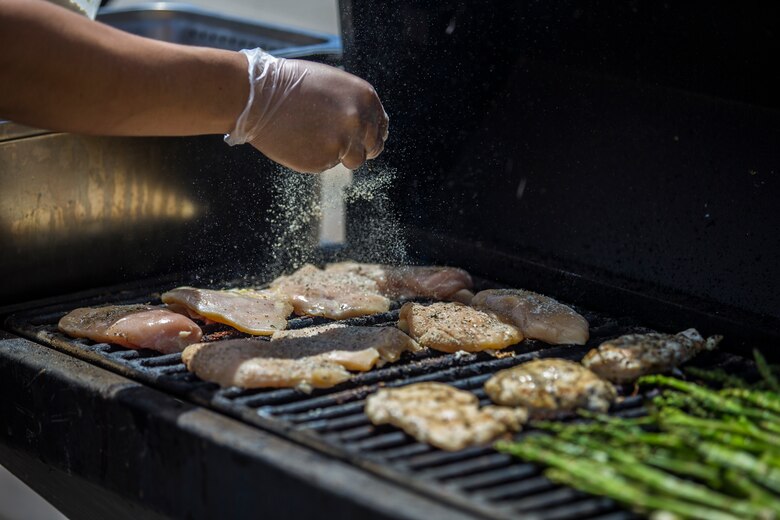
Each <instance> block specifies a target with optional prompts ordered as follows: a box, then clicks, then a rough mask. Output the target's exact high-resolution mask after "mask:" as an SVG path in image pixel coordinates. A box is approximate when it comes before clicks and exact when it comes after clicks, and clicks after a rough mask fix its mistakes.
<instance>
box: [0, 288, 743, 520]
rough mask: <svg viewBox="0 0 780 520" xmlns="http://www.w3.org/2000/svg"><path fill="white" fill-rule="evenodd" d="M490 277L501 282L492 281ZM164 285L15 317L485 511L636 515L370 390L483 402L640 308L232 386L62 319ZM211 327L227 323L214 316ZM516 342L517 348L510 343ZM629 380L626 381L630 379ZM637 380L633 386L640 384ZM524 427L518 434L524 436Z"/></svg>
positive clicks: (164, 383) (115, 364)
mask: <svg viewBox="0 0 780 520" xmlns="http://www.w3.org/2000/svg"><path fill="white" fill-rule="evenodd" d="M478 285H482V286H483V287H487V286H495V284H486V283H484V282H481V283H480V284H478ZM158 294H159V293H158V292H155V291H154V290H143V289H142V290H139V291H136V292H133V293H124V294H118V295H114V296H115V297H110V296H103V297H102V298H99V299H98V300H94V299H93V300H83V301H78V302H70V303H68V304H60V305H57V306H53V307H48V308H44V309H38V310H34V311H25V312H23V313H19V314H16V315H13V316H11V317H10V318H9V319H8V320H7V322H6V325H7V326H8V327H9V328H10V329H11V330H13V331H15V332H16V333H18V334H21V335H23V336H26V337H28V338H31V339H35V340H38V341H42V342H43V343H45V344H48V345H50V346H52V347H54V348H56V349H58V350H61V351H64V352H66V353H69V354H71V355H74V356H76V357H79V358H81V359H85V360H87V361H90V362H92V363H95V364H97V365H99V366H101V367H104V368H107V369H110V370H113V371H116V372H118V373H120V374H122V375H124V376H126V377H130V378H133V379H135V380H138V381H141V382H144V383H147V384H149V385H151V386H154V387H156V388H158V389H161V390H164V391H167V392H170V393H172V394H175V395H176V396H178V397H181V398H184V399H186V400H189V401H191V402H193V403H195V404H199V405H203V406H207V407H209V408H212V409H215V410H218V411H220V412H223V413H225V414H226V415H229V416H232V417H234V418H237V419H240V420H242V421H245V422H247V423H249V424H253V425H256V426H259V427H261V428H264V429H266V430H270V431H273V432H275V433H277V434H280V435H282V436H284V437H287V438H289V439H292V440H294V441H296V442H298V443H300V444H302V445H305V446H308V447H310V448H313V449H316V450H319V451H321V452H324V453H327V454H329V455H331V456H334V457H338V458H339V459H342V460H345V461H348V462H350V463H352V464H354V465H356V466H359V467H361V468H364V469H366V470H368V471H370V472H373V473H375V474H378V475H381V476H382V477H384V478H386V479H388V480H390V481H392V482H394V483H396V484H397V485H400V486H404V487H406V488H411V489H413V490H415V491H417V492H420V493H424V494H426V495H428V496H431V497H434V498H436V499H438V500H441V501H443V502H445V503H448V504H451V505H453V506H455V507H457V508H459V509H461V510H463V511H468V512H471V513H473V514H475V515H477V516H481V517H485V518H513V517H516V516H517V515H518V514H521V513H522V515H523V517H524V518H545V519H561V520H563V519H573V518H601V519H620V518H631V517H633V515H632V514H631V513H629V512H627V511H625V510H623V509H621V508H620V507H619V506H617V505H616V504H615V503H614V502H612V501H611V500H608V499H602V498H598V497H593V496H590V495H587V494H584V493H581V492H578V491H576V490H573V489H570V488H567V487H563V486H560V485H557V484H554V483H552V482H550V481H549V480H547V479H546V478H545V477H544V476H543V475H542V471H541V468H539V467H538V466H536V465H533V464H527V463H524V462H522V461H519V460H517V459H514V458H512V457H510V456H509V455H505V454H501V453H496V452H495V451H494V450H492V449H491V448H488V447H485V448H470V449H466V450H462V451H459V452H454V453H450V452H444V451H441V450H438V449H436V448H432V447H431V446H428V445H426V444H421V443H418V442H416V441H415V440H414V439H412V438H410V437H409V436H407V435H406V434H404V433H403V432H402V431H400V430H397V429H395V428H393V427H391V426H380V427H376V426H373V425H372V424H371V423H370V422H369V420H368V418H367V417H366V416H365V414H364V413H363V406H364V402H365V398H366V397H367V396H368V395H370V394H372V393H373V392H375V391H376V390H377V389H378V388H380V387H393V386H402V385H406V384H410V383H415V382H422V381H440V382H445V383H449V384H452V385H453V386H455V387H457V388H461V389H466V390H470V391H472V392H473V393H474V394H475V395H477V397H478V398H479V399H480V402H481V403H482V404H488V402H489V400H488V398H487V397H486V395H485V393H484V391H483V390H482V385H483V384H484V382H485V381H486V380H487V379H488V378H489V377H490V376H491V375H492V374H494V373H495V372H496V371H498V370H501V369H504V368H508V367H511V366H514V365H517V364H519V363H522V362H525V361H528V360H530V359H534V358H539V357H561V358H567V359H572V360H577V361H578V360H580V359H581V358H582V356H583V355H584V354H585V353H586V352H587V351H588V350H589V349H590V348H591V347H592V346H594V345H597V344H599V343H600V342H601V341H603V340H605V339H608V338H612V337H615V336H618V335H621V334H627V333H631V332H648V331H650V329H647V328H645V327H642V326H641V325H639V324H638V323H636V321H635V320H632V319H630V318H612V317H609V316H605V315H603V314H599V313H595V312H591V311H587V310H583V309H580V308H578V311H579V312H581V313H582V314H583V315H584V316H585V317H586V318H587V320H588V321H589V323H590V324H591V330H590V332H591V339H590V341H589V343H588V345H586V346H554V347H551V346H547V345H545V344H543V343H539V342H535V341H529V340H526V341H524V342H523V343H521V344H520V345H517V346H515V347H511V348H510V349H507V350H506V351H508V352H512V354H513V355H511V356H507V357H501V358H493V357H490V356H488V355H487V354H482V353H479V354H463V353H461V354H443V353H439V352H423V353H418V354H415V355H405V356H404V358H403V359H402V360H401V361H399V362H398V363H395V364H392V365H388V366H386V367H383V368H380V369H376V370H373V371H370V372H366V373H361V374H358V375H356V376H354V377H353V378H352V379H351V380H350V381H347V382H346V383H343V384H341V385H339V386H337V387H335V388H332V389H324V390H315V391H313V392H312V393H311V394H305V393H302V392H300V391H297V390H292V389H255V390H243V389H239V388H226V389H220V388H219V387H218V386H217V385H215V384H213V383H207V382H204V381H201V380H199V379H198V378H197V377H196V376H194V375H193V374H191V373H189V372H188V371H187V370H186V368H185V367H184V364H183V363H182V362H181V356H180V354H166V355H162V354H158V353H155V352H151V351H136V350H127V349H124V348H122V347H117V346H113V345H108V344H95V343H92V342H90V341H89V340H78V339H73V338H69V337H66V336H64V335H63V334H61V333H59V332H58V331H57V329H56V323H57V321H58V320H59V318H60V317H62V316H63V315H64V314H65V313H66V312H68V311H70V310H72V309H74V308H76V307H79V306H86V305H95V304H96V303H138V302H148V301H155V300H156V298H157V296H156V295H158ZM398 307H399V305H398V304H396V305H395V306H394V310H391V311H390V312H387V313H383V314H378V315H373V316H367V317H361V318H353V319H349V320H344V323H347V324H351V325H370V326H380V327H381V326H389V325H392V324H394V323H395V322H396V321H397V318H398ZM328 321H329V320H326V319H320V318H295V319H292V320H290V328H305V327H310V326H314V325H317V324H321V323H326V322H328ZM205 332H206V333H207V334H209V337H210V338H211V339H216V340H218V338H219V337H220V334H223V335H224V334H227V335H228V336H233V337H234V336H235V334H230V333H227V332H226V331H225V330H224V329H222V330H220V329H218V328H217V329H214V330H212V329H210V328H208V327H206V328H205ZM506 351H505V352H506ZM697 363H698V364H701V365H706V366H713V365H718V366H728V368H729V370H731V371H732V372H734V373H735V374H737V375H739V374H740V373H741V374H745V375H748V376H752V375H753V374H754V372H755V371H754V369H753V368H752V365H751V364H750V363H748V362H747V361H746V360H744V359H743V358H739V357H736V356H731V355H728V354H725V353H707V354H704V355H702V356H701V357H700V358H698V360H697ZM624 390H626V389H624ZM628 390H629V391H630V389H628ZM644 397H646V396H644V395H625V392H624V396H623V399H622V401H621V402H620V403H619V404H617V405H616V406H614V407H613V413H614V414H616V415H619V416H637V415H642V414H644V413H645V409H644V408H643V406H642V403H643V400H644ZM522 435H524V434H523V433H520V434H518V436H519V437H522Z"/></svg>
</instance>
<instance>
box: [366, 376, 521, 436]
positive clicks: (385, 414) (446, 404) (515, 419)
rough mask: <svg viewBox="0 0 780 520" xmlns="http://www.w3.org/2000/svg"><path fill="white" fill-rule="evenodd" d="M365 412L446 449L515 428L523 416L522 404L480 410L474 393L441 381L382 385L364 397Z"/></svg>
mask: <svg viewBox="0 0 780 520" xmlns="http://www.w3.org/2000/svg"><path fill="white" fill-rule="evenodd" d="M365 412H366V415H367V416H368V418H369V419H370V420H371V422H372V423H373V424H376V425H380V424H392V425H393V426H396V427H398V428H401V429H402V430H403V431H405V432H406V433H408V434H409V435H411V436H412V437H414V438H415V439H417V440H418V441H420V442H426V443H428V444H431V445H433V446H436V447H437V448H441V449H443V450H448V451H456V450H462V449H463V448H466V447H468V446H472V445H478V444H485V443H488V442H490V441H492V440H494V439H495V438H496V437H498V436H500V435H502V434H504V433H506V432H508V431H518V430H520V428H521V426H522V424H523V423H525V421H526V419H527V414H526V411H525V410H523V409H522V408H505V407H501V406H486V407H484V408H482V409H481V410H480V409H479V400H478V399H477V397H476V396H475V395H474V394H472V393H470V392H466V391H464V390H458V389H457V388H454V387H452V386H449V385H445V384H442V383H416V384H412V385H408V386H404V387H401V388H383V389H381V390H379V391H378V392H377V393H375V394H373V395H370V396H369V397H368V399H366V407H365Z"/></svg>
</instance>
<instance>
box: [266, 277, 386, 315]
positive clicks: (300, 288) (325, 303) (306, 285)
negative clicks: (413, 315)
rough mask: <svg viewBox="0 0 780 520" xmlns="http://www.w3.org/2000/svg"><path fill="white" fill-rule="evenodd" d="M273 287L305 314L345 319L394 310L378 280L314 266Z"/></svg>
mask: <svg viewBox="0 0 780 520" xmlns="http://www.w3.org/2000/svg"><path fill="white" fill-rule="evenodd" d="M271 288H272V289H274V290H276V291H277V292H280V293H282V294H284V295H286V296H287V297H288V298H289V299H290V301H291V302H292V304H293V306H294V307H295V312H296V313H297V314H302V315H308V316H324V317H326V318H332V319H336V320H341V319H344V318H352V317H355V316H365V315H367V314H376V313H379V312H387V311H388V310H389V309H390V300H388V299H387V298H385V297H384V296H382V295H381V294H380V293H379V287H378V286H377V283H376V282H375V281H374V280H372V279H370V278H367V277H365V276H362V275H359V274H356V273H352V272H346V271H344V272H342V271H323V270H321V269H318V268H316V267H315V266H313V265H310V264H307V265H305V266H303V267H301V268H300V269H298V270H297V271H295V272H294V273H292V274H291V275H288V276H280V277H279V278H277V279H276V280H274V281H273V282H271Z"/></svg>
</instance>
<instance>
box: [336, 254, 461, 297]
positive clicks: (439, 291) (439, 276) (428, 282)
mask: <svg viewBox="0 0 780 520" xmlns="http://www.w3.org/2000/svg"><path fill="white" fill-rule="evenodd" d="M325 270H326V271H330V272H349V273H355V274H359V275H361V276H365V277H367V278H371V279H372V280H374V281H375V282H376V283H377V286H378V287H379V290H380V291H381V292H382V294H384V295H385V296H387V297H389V298H395V299H398V298H433V299H437V300H455V301H461V302H463V303H468V301H469V300H470V299H471V298H472V297H473V296H474V294H473V293H472V292H471V291H470V289H471V288H472V287H473V286H474V282H473V281H472V280H471V275H469V273H467V272H466V271H464V270H463V269H458V268H457V267H444V266H432V265H431V266H418V265H400V266H392V265H381V264H361V263H357V262H351V261H348V262H339V263H335V264H329V265H328V266H327V267H326V268H325Z"/></svg>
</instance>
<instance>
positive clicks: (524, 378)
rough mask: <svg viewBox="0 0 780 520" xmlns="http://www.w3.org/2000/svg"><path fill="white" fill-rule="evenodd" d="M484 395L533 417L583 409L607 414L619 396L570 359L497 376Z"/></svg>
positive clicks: (532, 363)
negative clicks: (520, 407)
mask: <svg viewBox="0 0 780 520" xmlns="http://www.w3.org/2000/svg"><path fill="white" fill-rule="evenodd" d="M485 392H486V393H487V394H488V395H489V396H490V399H491V400H492V401H493V402H494V403H496V404H500V405H505V406H522V407H525V408H527V409H528V413H529V414H530V415H531V416H536V417H544V416H548V415H554V414H555V413H557V412H567V411H574V410H576V409H578V408H584V409H586V410H591V411H594V412H606V411H607V410H608V409H609V406H610V405H611V404H612V402H613V401H614V400H615V397H616V396H617V393H616V392H615V387H613V386H612V385H611V384H610V383H609V382H608V381H604V380H602V379H601V378H599V376H597V375H596V374H594V373H593V372H591V371H590V370H588V369H587V368H585V367H583V366H582V365H580V364H579V363H575V362H574V361H569V360H567V359H537V360H534V361H529V362H527V363H523V364H522V365H517V366H515V367H512V368H508V369H506V370H501V371H500V372H497V373H496V374H495V375H494V376H493V377H491V378H490V379H488V380H487V381H486V382H485Z"/></svg>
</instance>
